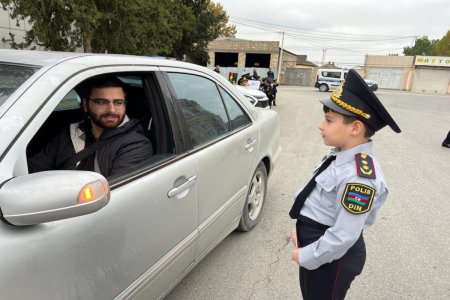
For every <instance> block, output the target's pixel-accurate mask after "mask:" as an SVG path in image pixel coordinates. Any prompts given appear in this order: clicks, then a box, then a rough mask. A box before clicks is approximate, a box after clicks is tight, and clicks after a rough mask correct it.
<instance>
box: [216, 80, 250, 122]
mask: <svg viewBox="0 0 450 300" xmlns="http://www.w3.org/2000/svg"><path fill="white" fill-rule="evenodd" d="M220 93H221V94H222V97H223V101H224V102H225V106H226V108H227V110H228V115H229V116H230V120H231V126H232V127H233V130H234V129H237V128H240V127H244V126H246V125H248V124H250V123H251V120H250V118H249V116H248V115H247V114H246V113H245V112H244V111H243V110H242V108H241V107H240V106H239V104H237V103H236V101H235V100H234V99H233V98H232V97H231V96H230V95H229V94H228V93H227V92H226V91H225V90H224V89H223V88H220Z"/></svg>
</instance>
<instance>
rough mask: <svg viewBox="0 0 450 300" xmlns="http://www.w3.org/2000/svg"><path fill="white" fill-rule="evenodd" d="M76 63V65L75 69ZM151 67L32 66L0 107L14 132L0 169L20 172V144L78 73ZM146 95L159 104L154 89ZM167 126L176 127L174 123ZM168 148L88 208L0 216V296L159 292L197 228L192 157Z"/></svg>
mask: <svg viewBox="0 0 450 300" xmlns="http://www.w3.org/2000/svg"><path fill="white" fill-rule="evenodd" d="M88 60H89V59H88ZM92 60H95V58H93V59H92ZM84 64H86V65H85V67H86V70H84V69H79V68H83V66H84ZM154 71H156V67H144V66H133V67H126V66H110V67H91V66H90V65H89V62H86V61H85V62H84V63H83V64H79V63H77V61H76V60H73V62H72V63H71V64H70V65H69V66H66V65H65V64H64V63H61V64H59V65H58V66H56V67H54V68H52V69H50V70H49V71H48V72H47V73H45V74H42V75H41V76H40V78H39V79H38V80H36V81H35V82H34V83H33V84H32V85H30V86H29V87H28V88H27V89H26V91H25V92H24V93H23V94H22V95H21V96H20V98H18V99H17V101H16V103H15V104H14V105H13V106H12V107H10V109H9V110H8V111H7V112H6V113H5V114H4V115H3V116H2V119H3V120H20V122H18V124H16V125H15V126H16V128H15V130H16V131H15V132H16V133H17V134H18V135H17V137H16V138H15V139H13V140H11V143H10V144H9V145H6V146H5V147H2V148H4V149H7V150H6V151H5V152H4V153H3V154H2V160H1V162H0V174H1V175H2V176H0V178H1V177H4V176H5V174H10V175H8V176H11V177H16V178H17V177H20V176H27V165H26V149H27V145H28V144H29V143H30V141H31V140H32V138H33V136H34V135H35V134H36V133H37V131H38V130H39V128H40V127H41V126H42V125H43V124H44V123H45V122H46V120H47V119H48V117H49V116H50V115H51V114H52V113H53V112H54V111H55V108H56V107H58V104H59V103H60V101H61V99H63V98H64V97H65V96H66V95H67V94H68V93H70V92H72V90H73V89H74V87H76V86H77V85H78V84H79V83H80V82H82V81H83V80H86V79H88V78H90V77H92V76H94V75H99V74H107V73H108V74H110V73H114V74H118V73H124V74H128V75H129V74H130V72H135V74H136V75H142V74H151V73H152V72H154ZM137 72H139V73H137ZM49 83H51V84H49ZM156 83H157V81H156ZM157 84H158V83H157ZM160 88H161V89H164V88H165V87H164V86H163V87H160ZM159 94H161V95H162V94H164V92H163V91H159ZM152 100H153V101H160V103H159V106H160V107H164V108H165V106H166V102H165V101H166V100H167V99H164V97H163V96H161V98H159V99H158V98H154V99H152ZM167 109H168V110H170V107H168V108H167ZM1 121H2V120H0V123H1ZM169 121H170V120H169ZM169 125H170V124H169ZM17 126H21V128H17ZM178 131H179V130H178ZM170 132H172V133H173V134H174V135H176V134H177V129H176V128H171V130H170ZM171 138H172V139H177V138H174V136H172V137H171ZM175 153H176V151H174V152H173V153H160V154H159V153H158V155H159V156H157V155H155V159H154V160H153V161H152V158H150V157H149V162H148V163H147V164H145V165H142V166H139V167H137V168H136V169H134V170H130V172H129V173H128V174H125V175H124V176H121V177H120V178H116V179H115V180H114V181H110V187H111V197H110V202H109V204H108V205H107V206H106V207H104V208H103V209H101V210H100V211H98V212H95V213H93V214H90V215H85V216H80V217H76V218H71V219H65V220H60V221H55V222H50V223H45V224H39V225H34V226H27V227H19V226H12V225H9V224H6V223H4V222H1V223H0V251H1V253H2V256H1V258H0V269H1V270H2V273H3V274H4V276H1V277H0V286H1V288H2V298H4V299H112V298H114V297H118V298H125V297H131V296H138V295H139V296H141V297H143V298H147V299H153V298H156V297H159V296H160V295H161V294H163V293H164V291H166V289H167V288H168V287H170V286H171V285H172V284H173V282H174V281H175V280H176V279H177V278H178V277H179V276H180V274H182V272H183V271H184V270H186V268H187V267H188V266H189V265H191V264H192V262H193V260H194V255H195V253H194V251H195V240H196V237H197V235H198V233H197V220H198V182H197V177H198V175H197V169H196V164H195V160H194V158H193V157H189V156H184V155H183V154H182V153H181V154H175ZM50 172H51V171H50ZM75 172H76V171H75ZM37 174H38V173H37ZM36 176H39V175H36ZM2 183H3V182H0V187H1V184H2ZM57 191H58V182H55V188H54V190H50V191H48V190H47V191H42V190H40V189H39V187H38V186H36V193H57Z"/></svg>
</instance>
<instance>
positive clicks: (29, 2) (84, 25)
mask: <svg viewBox="0 0 450 300" xmlns="http://www.w3.org/2000/svg"><path fill="white" fill-rule="evenodd" d="M0 4H2V8H3V9H6V8H8V9H9V11H11V17H12V18H18V19H26V20H27V21H28V22H29V23H30V24H32V29H31V30H29V31H28V32H27V33H26V36H25V42H21V43H16V42H15V41H14V40H13V42H12V45H11V46H12V47H13V48H27V47H29V46H30V45H31V44H33V43H35V44H37V45H39V46H43V47H45V48H46V49H49V50H55V51H73V50H75V48H77V47H80V46H81V43H82V39H83V38H89V37H90V36H92V34H93V32H94V29H95V23H96V20H97V18H98V16H99V13H98V11H97V10H96V7H95V5H94V3H93V1H90V0H84V1H75V0H52V1H45V0H0Z"/></svg>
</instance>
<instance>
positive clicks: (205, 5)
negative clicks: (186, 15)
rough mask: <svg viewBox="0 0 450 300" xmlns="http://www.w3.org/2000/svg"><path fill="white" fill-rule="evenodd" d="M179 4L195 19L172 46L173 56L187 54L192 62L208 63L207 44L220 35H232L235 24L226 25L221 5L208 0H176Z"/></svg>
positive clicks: (225, 17)
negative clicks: (186, 8)
mask: <svg viewBox="0 0 450 300" xmlns="http://www.w3.org/2000/svg"><path fill="white" fill-rule="evenodd" d="M178 2H179V4H181V5H183V6H187V7H189V8H190V9H191V11H192V13H193V15H194V16H196V19H195V20H194V22H193V23H191V24H192V25H191V26H190V27H189V28H185V30H184V31H183V37H182V38H181V40H179V41H178V42H177V43H176V44H175V47H174V52H173V53H174V56H175V57H178V58H182V56H183V55H185V54H186V55H188V56H189V57H190V58H191V59H192V60H193V61H194V62H196V63H198V64H201V65H206V64H207V63H208V59H209V56H208V50H207V48H208V44H209V42H211V41H213V40H215V39H217V38H218V37H220V36H230V37H232V36H234V35H235V34H236V28H235V26H234V25H233V26H228V25H227V23H228V16H227V14H226V12H225V11H224V10H223V7H222V5H220V4H216V3H213V2H211V1H210V0H178Z"/></svg>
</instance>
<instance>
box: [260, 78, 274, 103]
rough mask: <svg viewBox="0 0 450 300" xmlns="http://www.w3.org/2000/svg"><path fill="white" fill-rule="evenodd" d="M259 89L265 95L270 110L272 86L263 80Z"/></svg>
mask: <svg viewBox="0 0 450 300" xmlns="http://www.w3.org/2000/svg"><path fill="white" fill-rule="evenodd" d="M260 89H261V90H262V91H263V92H264V93H265V94H266V96H267V98H268V99H269V107H270V108H272V105H273V89H272V84H271V83H270V82H269V80H267V79H264V80H263V81H262V83H261V88H260Z"/></svg>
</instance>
